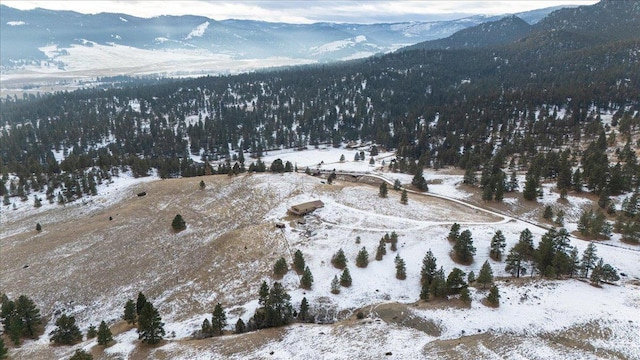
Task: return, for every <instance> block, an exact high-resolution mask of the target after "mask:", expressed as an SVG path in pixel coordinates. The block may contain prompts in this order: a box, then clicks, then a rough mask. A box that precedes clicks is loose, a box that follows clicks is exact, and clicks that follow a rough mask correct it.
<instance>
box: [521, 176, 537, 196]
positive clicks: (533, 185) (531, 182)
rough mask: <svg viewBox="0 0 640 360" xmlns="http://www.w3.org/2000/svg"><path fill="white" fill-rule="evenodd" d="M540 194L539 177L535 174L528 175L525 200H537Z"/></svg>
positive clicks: (523, 192) (523, 194) (524, 194)
mask: <svg viewBox="0 0 640 360" xmlns="http://www.w3.org/2000/svg"><path fill="white" fill-rule="evenodd" d="M537 195H538V179H537V177H536V176H535V175H527V181H526V182H525V184H524V190H523V191H522V196H523V197H524V199H525V200H529V201H536V197H537Z"/></svg>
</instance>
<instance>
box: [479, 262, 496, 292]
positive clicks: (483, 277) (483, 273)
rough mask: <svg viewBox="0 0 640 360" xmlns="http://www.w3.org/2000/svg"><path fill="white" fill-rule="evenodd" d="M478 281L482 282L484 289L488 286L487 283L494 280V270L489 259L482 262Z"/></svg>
mask: <svg viewBox="0 0 640 360" xmlns="http://www.w3.org/2000/svg"><path fill="white" fill-rule="evenodd" d="M476 281H477V282H479V283H480V284H482V288H483V289H485V288H486V287H487V284H491V283H492V282H493V270H492V269H491V265H489V260H486V261H485V262H484V263H483V264H482V267H481V268H480V272H479V273H478V278H477V279H476Z"/></svg>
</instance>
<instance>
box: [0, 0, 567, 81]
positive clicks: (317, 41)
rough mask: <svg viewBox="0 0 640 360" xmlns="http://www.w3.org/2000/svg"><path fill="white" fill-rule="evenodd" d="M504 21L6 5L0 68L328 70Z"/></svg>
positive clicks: (531, 18) (1, 9)
mask: <svg viewBox="0 0 640 360" xmlns="http://www.w3.org/2000/svg"><path fill="white" fill-rule="evenodd" d="M558 8H560V7H551V8H545V9H539V10H534V11H529V12H524V13H519V14H515V16H518V18H519V19H522V20H520V21H521V22H522V23H523V26H524V25H526V26H530V24H536V23H538V22H539V21H540V20H541V19H543V18H544V17H546V16H547V15H548V14H550V13H551V12H552V11H554V10H557V9H558ZM501 17H502V16H484V15H477V16H472V17H467V18H462V19H458V20H452V21H435V22H404V23H382V24H338V23H314V24H287V23H269V22H261V21H249V20H223V21H216V20H213V19H210V18H206V17H202V16H160V17H154V18H140V17H135V16H131V15H126V14H112V13H100V14H96V15H86V14H80V13H76V12H71V11H53V10H45V9H40V8H38V9H34V10H17V9H14V8H10V7H8V6H4V5H0V33H1V34H2V35H1V40H2V41H0V60H1V63H0V65H1V68H2V72H3V74H8V73H15V72H16V71H20V70H25V69H30V70H36V71H47V72H56V71H60V70H67V71H78V70H86V71H87V72H91V71H98V72H99V73H102V74H105V72H106V73H108V74H118V73H122V74H129V75H136V74H141V73H153V72H161V71H163V70H164V71H167V72H168V73H174V74H175V73H179V72H189V71H190V70H187V69H192V70H193V71H198V70H202V71H203V72H206V71H212V70H214V71H215V70H217V71H218V72H224V71H232V70H234V68H235V69H237V68H244V69H246V68H247V67H251V66H252V67H253V68H259V67H269V66H279V65H293V64H300V63H324V62H333V61H339V60H350V59H356V58H363V57H367V56H371V55H374V54H379V53H387V52H390V51H394V50H397V49H399V48H401V47H404V46H409V45H412V44H416V43H422V42H425V41H430V40H436V39H441V38H446V37H448V36H450V35H452V34H454V33H456V32H458V31H460V30H464V29H468V28H474V27H476V26H477V25H480V24H484V23H487V22H493V21H496V20H499V19H500V18H501ZM267 59H272V60H267ZM123 60H124V61H125V63H123ZM251 60H253V61H255V62H256V64H253V63H252V64H251V65H249V64H248V63H247V61H251ZM261 60H262V61H261ZM238 61H239V62H238ZM127 62H128V63H127ZM132 63H135V64H132ZM195 63H200V64H199V65H195ZM203 63H204V64H203ZM243 65H244V66H243ZM105 66H106V67H108V68H105ZM134 66H137V68H133V67H134ZM148 67H152V69H149V68H148ZM212 67H213V68H212Z"/></svg>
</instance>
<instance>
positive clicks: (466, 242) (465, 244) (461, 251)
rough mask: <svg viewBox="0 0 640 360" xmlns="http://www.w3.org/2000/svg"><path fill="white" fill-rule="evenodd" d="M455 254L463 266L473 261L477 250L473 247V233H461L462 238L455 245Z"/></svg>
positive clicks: (466, 231) (465, 231) (467, 231)
mask: <svg viewBox="0 0 640 360" xmlns="http://www.w3.org/2000/svg"><path fill="white" fill-rule="evenodd" d="M453 252H454V254H455V256H456V259H457V260H458V261H459V262H461V263H463V264H467V263H471V261H473V255H475V254H476V248H475V247H474V246H473V238H472V237H471V231H469V230H464V231H463V232H461V233H460V236H459V237H458V239H457V240H456V242H455V244H454V245H453Z"/></svg>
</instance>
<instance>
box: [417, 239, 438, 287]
mask: <svg viewBox="0 0 640 360" xmlns="http://www.w3.org/2000/svg"><path fill="white" fill-rule="evenodd" d="M437 269H438V265H437V264H436V257H435V256H433V253H432V252H431V249H429V250H428V251H427V253H426V254H425V256H424V258H423V259H422V269H421V271H420V284H421V285H422V286H423V287H424V286H425V285H426V286H427V288H428V287H429V286H431V281H432V280H433V277H434V276H435V275H436V272H437Z"/></svg>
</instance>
